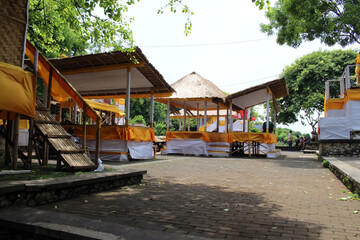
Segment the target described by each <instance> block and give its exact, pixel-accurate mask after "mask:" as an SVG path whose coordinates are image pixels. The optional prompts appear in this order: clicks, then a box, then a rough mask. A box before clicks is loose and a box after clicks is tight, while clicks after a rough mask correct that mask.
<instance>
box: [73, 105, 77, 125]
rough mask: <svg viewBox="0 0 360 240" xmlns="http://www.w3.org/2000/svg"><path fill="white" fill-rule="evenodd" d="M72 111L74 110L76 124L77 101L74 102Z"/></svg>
mask: <svg viewBox="0 0 360 240" xmlns="http://www.w3.org/2000/svg"><path fill="white" fill-rule="evenodd" d="M73 111H74V123H75V124H77V103H76V102H74V107H73Z"/></svg>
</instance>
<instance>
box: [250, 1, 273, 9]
mask: <svg viewBox="0 0 360 240" xmlns="http://www.w3.org/2000/svg"><path fill="white" fill-rule="evenodd" d="M251 1H252V2H253V3H255V5H256V6H257V7H258V8H259V9H260V10H262V9H266V8H269V7H270V1H269V0H251Z"/></svg>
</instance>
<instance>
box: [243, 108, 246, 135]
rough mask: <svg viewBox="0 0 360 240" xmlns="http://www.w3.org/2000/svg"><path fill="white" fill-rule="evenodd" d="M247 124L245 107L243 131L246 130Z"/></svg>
mask: <svg viewBox="0 0 360 240" xmlns="http://www.w3.org/2000/svg"><path fill="white" fill-rule="evenodd" d="M245 124H246V108H245V109H244V114H243V132H245Z"/></svg>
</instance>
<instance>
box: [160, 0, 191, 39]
mask: <svg viewBox="0 0 360 240" xmlns="http://www.w3.org/2000/svg"><path fill="white" fill-rule="evenodd" d="M165 10H170V12H172V13H176V12H177V11H178V10H179V11H180V12H181V13H182V14H185V15H186V22H185V30H184V33H185V35H186V36H187V35H188V34H190V33H191V30H192V22H191V20H190V17H191V16H192V15H194V12H193V11H191V10H190V8H189V6H188V5H186V4H184V3H183V0H168V3H167V4H165V6H163V7H162V8H160V9H159V10H158V14H163V13H164V12H165Z"/></svg>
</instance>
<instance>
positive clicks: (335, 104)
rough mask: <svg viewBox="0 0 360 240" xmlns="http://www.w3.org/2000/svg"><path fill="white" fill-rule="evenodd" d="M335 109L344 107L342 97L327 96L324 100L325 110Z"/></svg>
mask: <svg viewBox="0 0 360 240" xmlns="http://www.w3.org/2000/svg"><path fill="white" fill-rule="evenodd" d="M335 109H344V99H343V98H328V99H327V100H326V111H327V110H335Z"/></svg>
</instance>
